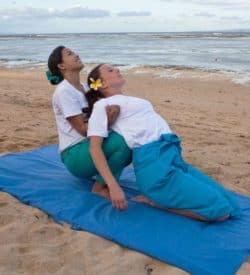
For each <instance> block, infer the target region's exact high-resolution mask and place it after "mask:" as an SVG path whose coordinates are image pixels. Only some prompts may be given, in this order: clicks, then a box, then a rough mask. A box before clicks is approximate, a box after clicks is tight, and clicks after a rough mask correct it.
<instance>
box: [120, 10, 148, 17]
mask: <svg viewBox="0 0 250 275" xmlns="http://www.w3.org/2000/svg"><path fill="white" fill-rule="evenodd" d="M117 15H118V16H123V17H128V16H150V15H151V12H149V11H122V12H119V13H118V14H117Z"/></svg>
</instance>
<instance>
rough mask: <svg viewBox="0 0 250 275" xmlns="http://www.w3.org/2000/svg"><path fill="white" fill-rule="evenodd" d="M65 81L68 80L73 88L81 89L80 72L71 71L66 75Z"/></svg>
mask: <svg viewBox="0 0 250 275" xmlns="http://www.w3.org/2000/svg"><path fill="white" fill-rule="evenodd" d="M64 79H66V80H67V81H68V82H69V83H70V84H71V85H72V86H74V87H76V88H79V87H81V82H80V72H75V71H69V72H65V73H64Z"/></svg>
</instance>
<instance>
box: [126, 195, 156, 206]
mask: <svg viewBox="0 0 250 275" xmlns="http://www.w3.org/2000/svg"><path fill="white" fill-rule="evenodd" d="M131 200H132V201H137V202H144V203H146V204H149V205H153V202H152V201H150V200H149V199H148V198H146V197H144V196H143V195H138V196H136V197H134V198H132V199H131Z"/></svg>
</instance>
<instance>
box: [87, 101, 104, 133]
mask: <svg viewBox="0 0 250 275" xmlns="http://www.w3.org/2000/svg"><path fill="white" fill-rule="evenodd" d="M91 136H98V137H107V136H108V117H107V112H106V105H105V104H104V103H103V102H97V103H95V105H94V108H93V112H92V114H91V116H90V118H89V121H88V137H91Z"/></svg>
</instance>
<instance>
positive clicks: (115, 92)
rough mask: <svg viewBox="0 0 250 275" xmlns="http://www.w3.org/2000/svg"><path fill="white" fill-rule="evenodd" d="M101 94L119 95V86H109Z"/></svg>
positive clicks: (120, 92) (106, 95)
mask: <svg viewBox="0 0 250 275" xmlns="http://www.w3.org/2000/svg"><path fill="white" fill-rule="evenodd" d="M103 94H104V96H105V97H109V96H113V95H121V94H122V91H121V87H119V88H117V87H116V88H115V87H109V88H108V89H104V90H103Z"/></svg>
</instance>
